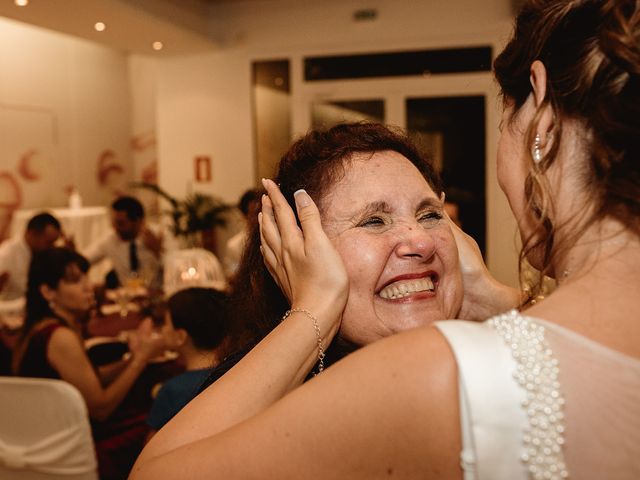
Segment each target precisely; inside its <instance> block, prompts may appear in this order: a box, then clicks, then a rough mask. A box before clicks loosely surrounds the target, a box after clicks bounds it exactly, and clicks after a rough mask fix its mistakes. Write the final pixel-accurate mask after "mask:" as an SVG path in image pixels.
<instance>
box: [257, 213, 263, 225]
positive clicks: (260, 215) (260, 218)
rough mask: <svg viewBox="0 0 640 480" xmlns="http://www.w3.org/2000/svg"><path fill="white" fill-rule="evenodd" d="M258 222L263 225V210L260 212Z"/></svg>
mask: <svg viewBox="0 0 640 480" xmlns="http://www.w3.org/2000/svg"><path fill="white" fill-rule="evenodd" d="M258 223H259V224H260V225H262V212H258Z"/></svg>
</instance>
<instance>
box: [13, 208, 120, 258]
mask: <svg viewBox="0 0 640 480" xmlns="http://www.w3.org/2000/svg"><path fill="white" fill-rule="evenodd" d="M43 211H46V212H49V213H51V214H52V215H53V216H54V217H56V218H57V219H58V220H60V223H61V224H62V229H63V230H64V233H65V235H67V236H73V238H74V241H75V244H76V248H77V249H78V250H79V251H82V250H83V249H85V248H86V247H87V246H89V245H90V244H91V243H92V242H93V241H94V240H96V239H97V238H100V237H102V236H103V235H104V233H105V232H107V231H108V230H109V229H110V228H111V221H110V219H109V209H108V208H106V207H84V208H77V209H71V208H38V209H30V210H18V211H17V212H16V213H15V214H14V216H13V222H12V223H11V236H12V237H14V236H16V235H23V234H24V231H25V229H26V227H27V222H28V221H29V220H30V219H31V217H33V216H34V215H36V214H38V213H40V212H43Z"/></svg>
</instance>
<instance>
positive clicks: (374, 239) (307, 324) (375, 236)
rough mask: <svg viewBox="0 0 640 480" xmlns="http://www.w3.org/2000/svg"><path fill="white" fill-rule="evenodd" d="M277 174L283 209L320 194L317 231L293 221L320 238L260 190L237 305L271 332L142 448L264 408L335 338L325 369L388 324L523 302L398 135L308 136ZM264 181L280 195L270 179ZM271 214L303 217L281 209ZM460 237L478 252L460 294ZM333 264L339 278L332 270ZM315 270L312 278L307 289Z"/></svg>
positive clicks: (350, 128) (198, 433)
mask: <svg viewBox="0 0 640 480" xmlns="http://www.w3.org/2000/svg"><path fill="white" fill-rule="evenodd" d="M275 180H276V182H277V183H278V184H279V186H280V188H281V189H282V192H283V194H284V196H285V197H286V198H287V202H288V203H287V202H284V198H283V197H282V196H280V197H278V198H280V199H282V202H283V203H284V204H285V205H287V204H288V205H292V206H293V205H294V204H295V203H296V202H298V201H299V200H300V198H301V197H300V194H299V193H298V191H299V190H300V189H301V188H304V189H305V191H306V192H308V194H309V195H311V197H313V198H314V199H316V200H317V202H318V208H319V210H316V212H317V213H318V214H319V218H320V219H321V226H319V225H315V224H314V223H313V221H312V222H311V223H310V222H309V219H308V218H304V217H301V218H299V219H298V220H299V221H300V222H301V223H302V224H303V225H305V233H307V230H306V228H311V229H312V230H313V229H314V228H321V229H322V230H323V231H325V232H326V236H324V234H323V235H318V236H314V235H308V239H309V242H311V243H309V244H307V245H306V247H305V248H306V251H300V250H299V248H300V247H301V244H300V243H299V242H298V243H297V244H296V240H298V241H299V240H300V236H299V235H296V234H294V237H295V238H289V237H287V235H283V236H282V237H281V236H280V234H279V233H278V231H277V227H276V225H275V220H276V219H275V215H276V214H275V213H274V209H273V206H272V204H271V200H269V197H267V196H264V197H263V211H264V212H265V216H263V214H260V215H259V216H258V220H259V222H256V221H255V220H254V223H253V225H252V226H251V230H250V236H249V242H248V244H247V247H246V249H245V252H244V256H243V259H242V261H241V264H240V268H239V271H238V276H237V278H236V281H235V285H234V289H235V294H234V295H235V298H234V303H235V315H236V318H238V320H239V322H240V321H242V319H244V320H245V321H248V322H250V324H251V326H252V327H253V329H254V334H255V337H256V338H258V339H260V338H262V337H264V336H265V335H266V339H265V340H264V341H263V342H260V343H259V344H258V345H257V346H256V347H255V348H254V349H252V350H251V351H250V352H249V354H248V355H246V357H245V358H244V359H243V360H242V361H241V362H240V363H239V364H238V365H237V366H236V367H235V368H233V370H231V371H230V372H229V373H228V374H226V375H224V376H223V377H222V378H221V380H219V381H218V382H216V383H215V384H214V385H212V386H211V387H209V388H208V389H207V390H205V391H204V392H203V393H202V394H201V395H199V396H198V397H197V398H196V399H195V400H194V401H192V402H191V403H190V404H189V405H187V407H186V408H185V409H184V410H182V411H181V412H180V413H179V414H178V415H177V416H176V417H174V419H173V420H172V421H171V422H170V423H169V424H168V425H167V426H166V427H165V428H163V429H162V430H160V431H159V432H158V434H157V435H156V436H155V437H154V439H153V443H152V444H151V445H150V447H149V449H148V450H147V452H151V451H157V450H158V449H160V450H168V449H172V448H176V447H178V446H180V445H183V444H185V443H189V442H190V441H194V440H196V439H198V438H202V437H204V436H208V435H210V434H211V432H212V431H222V430H224V429H226V428H228V427H229V426H231V425H234V424H236V423H238V422H240V421H241V420H244V419H246V418H248V417H250V416H251V415H253V414H254V413H257V412H259V411H261V410H262V409H264V408H265V407H267V406H268V405H271V404H272V403H273V402H275V401H276V400H278V399H279V398H281V397H282V396H283V395H285V394H286V393H287V392H289V391H291V390H292V389H294V388H295V387H297V386H299V385H300V384H301V383H302V382H303V381H304V380H305V378H306V377H307V375H308V374H309V371H310V370H311V369H312V367H313V366H314V364H316V363H318V367H319V369H321V368H322V366H323V365H324V363H325V362H324V358H323V357H324V349H325V348H326V347H327V345H329V344H331V347H330V348H329V350H328V352H327V354H328V355H327V357H328V358H327V359H326V360H327V362H326V363H327V364H328V363H330V362H331V361H335V360H337V359H339V358H340V357H342V356H343V355H344V354H346V353H349V352H350V351H352V350H353V348H354V347H359V346H364V345H367V344H370V343H373V342H375V341H377V340H380V339H382V338H384V337H387V336H390V335H392V334H394V333H398V332H401V331H404V330H408V329H411V328H415V327H420V326H425V325H429V324H431V323H433V322H435V321H437V320H442V319H446V318H460V317H461V316H462V318H466V319H481V318H486V316H487V315H489V314H491V313H495V312H497V311H503V310H505V309H507V308H509V307H513V306H514V305H515V304H516V303H517V301H518V299H519V295H518V293H517V292H516V291H514V290H513V289H509V288H508V287H505V286H503V285H500V284H498V283H497V282H495V281H494V280H493V279H492V278H491V277H490V276H489V275H488V272H487V271H486V267H485V266H484V264H483V263H482V261H481V257H480V255H479V251H477V246H476V245H475V242H473V241H472V240H471V239H470V238H469V237H467V236H466V235H464V234H463V233H462V232H461V231H460V230H458V229H456V227H455V226H452V224H451V223H450V222H449V221H448V219H447V218H446V217H445V214H444V210H443V208H444V207H443V200H444V195H443V192H442V187H441V182H440V179H439V177H438V175H437V173H436V172H435V171H434V170H433V168H432V166H431V164H430V163H429V162H428V161H427V160H426V159H425V158H424V157H423V156H422V155H421V154H420V153H419V151H418V150H417V149H416V148H415V147H414V145H413V144H412V143H411V142H410V141H409V139H408V138H407V137H406V136H405V135H404V134H402V133H399V132H396V131H393V130H390V129H389V128H387V127H384V126H382V125H379V124H372V123H356V124H342V125H338V126H336V127H333V128H331V129H329V130H327V131H312V132H310V133H309V134H307V135H305V136H304V137H302V138H301V139H299V140H298V141H297V142H295V143H294V144H293V145H292V146H291V147H290V149H289V150H288V151H287V153H286V154H285V155H284V157H283V158H282V160H281V162H280V164H279V168H278V172H277V175H276V178H275ZM265 187H266V189H267V191H269V194H270V195H272V192H273V190H274V188H275V185H274V183H273V182H272V181H265ZM305 195H306V194H305ZM294 197H295V198H294ZM276 211H278V212H280V214H281V215H287V216H288V220H289V221H290V222H293V223H295V222H296V219H295V218H294V217H293V213H292V212H291V210H290V209H289V210H288V212H287V210H285V209H284V208H283V205H282V204H281V205H280V207H279V208H278V209H276ZM283 220H284V219H279V223H280V222H281V221H283ZM454 234H455V235H456V236H457V237H458V238H459V242H460V244H461V247H462V249H463V251H462V253H463V254H464V256H465V257H469V258H471V259H472V261H467V262H466V267H467V268H466V270H465V282H467V283H468V284H469V285H471V287H469V288H467V289H466V291H465V292H464V297H463V285H462V275H461V271H460V264H459V259H458V248H457V247H456V240H455V238H454ZM265 237H267V239H268V242H265ZM261 241H262V245H263V246H261ZM305 241H306V240H305ZM313 242H320V244H318V245H314V243H313ZM322 243H327V245H324V247H329V245H330V248H323V245H322ZM267 244H270V245H276V244H278V246H277V247H274V249H275V250H279V249H280V247H286V248H283V250H284V251H285V252H286V253H285V255H284V258H282V257H281V256H280V255H279V259H278V260H276V259H275V257H274V251H273V250H272V249H271V248H269V247H267V246H266V245H267ZM296 245H297V247H296ZM289 247H291V250H289ZM296 248H298V250H296ZM305 248H303V249H302V250H305ZM474 248H475V249H476V250H473V249H474ZM317 252H322V253H321V255H323V256H326V257H325V258H316V260H317V262H315V263H314V262H308V263H306V265H308V266H309V267H310V269H307V270H305V269H304V268H303V269H291V268H289V267H290V265H289V260H291V261H293V262H296V263H299V261H298V260H299V259H296V258H294V257H295V256H296V255H297V256H300V257H304V256H305V255H306V254H307V253H308V254H309V255H311V256H313V255H316V253H317ZM289 254H291V255H293V257H291V258H289V257H287V255H289ZM263 255H264V258H263ZM336 261H338V262H339V263H340V264H341V265H344V268H345V272H344V274H343V272H342V269H335V270H334V269H331V268H329V269H327V268H324V265H335V264H336ZM265 264H266V265H265ZM269 269H271V270H269ZM291 275H294V276H298V277H299V278H290V276H291ZM310 278H313V279H314V281H313V283H312V285H313V286H312V288H311V289H309V290H308V291H304V289H306V288H307V285H308V284H309V282H307V281H305V280H306V279H310ZM274 279H275V280H274ZM276 282H277V284H276ZM299 287H300V288H302V289H303V291H298V290H296V289H297V288H299ZM474 292H478V294H475V293H474ZM288 299H296V301H295V302H294V303H293V305H291V304H290V302H289V300H288ZM290 305H291V309H290V310H288V309H289V308H290ZM285 311H287V312H288V313H287V314H286V315H285V317H286V318H283V314H285ZM267 334H268V335H267ZM334 337H335V340H334V341H333V343H332V339H334ZM319 360H323V361H319ZM226 366H228V365H226ZM218 373H219V372H217V371H216V373H215V374H214V375H216V378H217V374H218ZM239 391H241V392H242V394H241V395H239V394H238V392H239ZM221 411H224V412H225V413H224V415H219V414H218V413H217V412H221ZM144 455H145V454H144V453H143V456H142V457H141V460H142V459H143V458H144Z"/></svg>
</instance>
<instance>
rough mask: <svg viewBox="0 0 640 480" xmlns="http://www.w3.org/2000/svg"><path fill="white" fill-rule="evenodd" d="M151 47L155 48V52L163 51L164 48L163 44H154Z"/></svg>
mask: <svg viewBox="0 0 640 480" xmlns="http://www.w3.org/2000/svg"><path fill="white" fill-rule="evenodd" d="M151 46H152V47H153V49H154V50H162V47H164V45H163V44H162V42H153V43H152V44H151Z"/></svg>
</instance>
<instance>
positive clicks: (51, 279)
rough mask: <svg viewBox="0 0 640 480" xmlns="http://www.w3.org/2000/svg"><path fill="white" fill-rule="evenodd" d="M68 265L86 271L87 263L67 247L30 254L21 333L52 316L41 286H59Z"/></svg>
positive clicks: (25, 332)
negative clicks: (31, 256)
mask: <svg viewBox="0 0 640 480" xmlns="http://www.w3.org/2000/svg"><path fill="white" fill-rule="evenodd" d="M70 265H77V267H78V268H79V269H80V271H81V272H82V273H87V271H89V262H88V261H87V259H86V258H84V257H83V256H82V255H80V254H79V253H77V252H75V251H73V250H69V249H68V248H62V247H55V248H50V249H48V250H43V251H41V252H37V253H34V254H33V258H32V259H31V264H30V266H29V277H28V281H27V299H26V315H25V322H24V328H23V331H22V336H23V337H25V336H26V335H27V334H28V333H29V331H30V330H31V329H32V328H33V327H34V326H35V325H37V324H38V323H40V322H41V321H42V320H44V319H45V318H51V317H54V316H55V315H54V313H53V311H52V310H51V307H49V303H48V302H47V300H46V299H45V298H44V297H43V296H42V292H41V291H40V287H41V286H43V285H47V286H49V287H50V288H52V289H56V288H58V284H59V283H60V280H62V279H63V278H65V276H66V275H67V273H68V271H69V266H70Z"/></svg>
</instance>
